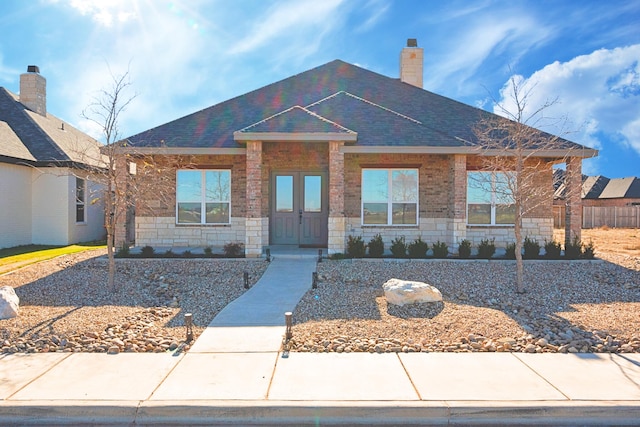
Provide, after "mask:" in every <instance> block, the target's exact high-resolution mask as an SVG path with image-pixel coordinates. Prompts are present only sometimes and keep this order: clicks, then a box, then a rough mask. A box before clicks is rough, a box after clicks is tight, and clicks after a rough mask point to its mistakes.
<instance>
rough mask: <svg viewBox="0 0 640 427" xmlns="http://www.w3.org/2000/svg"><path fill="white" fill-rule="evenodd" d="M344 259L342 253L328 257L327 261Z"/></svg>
mask: <svg viewBox="0 0 640 427" xmlns="http://www.w3.org/2000/svg"><path fill="white" fill-rule="evenodd" d="M345 258H346V255H345V254H343V253H342V252H336V253H335V254H333V255H329V259H333V260H340V259H345Z"/></svg>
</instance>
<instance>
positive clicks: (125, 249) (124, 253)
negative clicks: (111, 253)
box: [115, 243, 129, 258]
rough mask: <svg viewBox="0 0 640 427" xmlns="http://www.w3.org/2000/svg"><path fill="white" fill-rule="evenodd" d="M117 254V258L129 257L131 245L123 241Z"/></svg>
mask: <svg viewBox="0 0 640 427" xmlns="http://www.w3.org/2000/svg"><path fill="white" fill-rule="evenodd" d="M115 256H116V258H127V257H128V256H129V245H127V244H126V243H123V244H122V246H121V247H120V249H118V252H116V255H115Z"/></svg>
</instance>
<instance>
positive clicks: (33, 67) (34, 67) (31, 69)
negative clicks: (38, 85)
mask: <svg viewBox="0 0 640 427" xmlns="http://www.w3.org/2000/svg"><path fill="white" fill-rule="evenodd" d="M27 73H38V74H40V68H38V66H37V65H28V66H27Z"/></svg>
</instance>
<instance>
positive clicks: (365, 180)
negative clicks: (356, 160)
mask: <svg viewBox="0 0 640 427" xmlns="http://www.w3.org/2000/svg"><path fill="white" fill-rule="evenodd" d="M388 200H389V171H387V170H385V169H365V170H363V171H362V201H363V202H384V203H387V201H388Z"/></svg>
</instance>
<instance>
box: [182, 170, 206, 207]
mask: <svg viewBox="0 0 640 427" xmlns="http://www.w3.org/2000/svg"><path fill="white" fill-rule="evenodd" d="M176 179H177V183H176V199H177V201H178V202H194V201H199V200H202V182H201V181H202V172H200V171H178V175H177V178H176Z"/></svg>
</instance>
